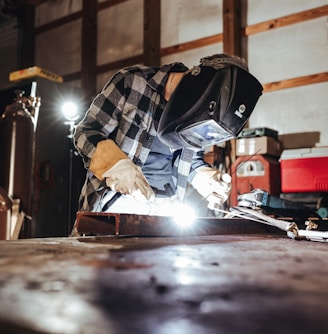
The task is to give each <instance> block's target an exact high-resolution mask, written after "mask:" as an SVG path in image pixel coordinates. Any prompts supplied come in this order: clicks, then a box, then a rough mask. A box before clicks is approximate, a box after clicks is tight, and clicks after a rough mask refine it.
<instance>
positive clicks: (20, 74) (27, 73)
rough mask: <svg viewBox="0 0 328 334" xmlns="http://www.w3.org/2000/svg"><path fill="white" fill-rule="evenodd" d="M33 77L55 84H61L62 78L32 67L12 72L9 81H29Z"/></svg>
mask: <svg viewBox="0 0 328 334" xmlns="http://www.w3.org/2000/svg"><path fill="white" fill-rule="evenodd" d="M35 77H41V78H46V79H48V80H51V81H55V82H63V78H62V77H61V76H59V75H57V74H55V73H52V72H50V71H48V70H45V69H43V68H40V67H38V66H32V67H28V68H24V69H22V70H18V71H14V72H11V73H10V74H9V81H20V80H24V79H30V78H35Z"/></svg>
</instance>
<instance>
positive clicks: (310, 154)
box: [280, 147, 328, 193]
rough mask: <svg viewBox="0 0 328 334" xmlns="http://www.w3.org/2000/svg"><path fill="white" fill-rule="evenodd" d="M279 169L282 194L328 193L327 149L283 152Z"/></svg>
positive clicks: (314, 148) (315, 148)
mask: <svg viewBox="0 0 328 334" xmlns="http://www.w3.org/2000/svg"><path fill="white" fill-rule="evenodd" d="M280 169H281V191H282V192H283V193H298V192H328V147H312V148H301V149H292V150H284V151H283V152H282V154H281V157H280Z"/></svg>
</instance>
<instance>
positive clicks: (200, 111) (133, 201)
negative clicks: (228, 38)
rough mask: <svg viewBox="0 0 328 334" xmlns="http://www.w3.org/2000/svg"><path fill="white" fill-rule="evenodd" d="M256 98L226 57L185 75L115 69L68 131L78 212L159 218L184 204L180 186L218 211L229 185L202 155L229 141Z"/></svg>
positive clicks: (181, 70) (176, 69) (244, 70)
mask: <svg viewBox="0 0 328 334" xmlns="http://www.w3.org/2000/svg"><path fill="white" fill-rule="evenodd" d="M261 94H262V86H261V84H260V83H259V82H258V80H257V79H256V78H255V77H254V76H252V75H251V74H250V73H249V70H248V66H247V63H246V62H245V60H243V59H241V58H240V57H237V56H233V55H228V54H216V55H213V56H210V57H205V58H202V59H201V60H200V63H199V64H198V65H196V66H194V67H192V68H190V69H188V68H187V67H186V66H185V65H184V64H182V63H179V62H175V63H171V64H166V65H163V66H161V67H147V66H144V65H135V66H131V67H128V68H124V69H121V70H120V71H118V72H117V73H116V74H114V75H113V77H112V78H111V79H110V80H109V81H108V82H107V83H106V85H105V86H104V88H103V89H102V91H101V92H100V93H99V94H98V95H97V96H96V97H95V99H94V100H93V102H92V103H91V106H90V108H89V109H88V110H87V112H86V114H85V116H84V118H83V119H82V120H81V122H80V123H79V124H78V125H77V126H76V129H75V133H74V142H75V146H76V148H77V150H78V152H79V153H80V155H81V156H82V158H83V161H84V165H85V168H86V170H87V175H86V181H85V183H84V186H83V188H82V191H81V195H80V211H90V212H104V211H106V212H111V213H115V212H116V213H134V214H149V213H152V214H160V215H162V214H164V215H165V214H168V212H166V213H165V212H160V208H161V207H164V206H162V205H161V203H164V202H165V201H172V199H173V198H176V199H177V200H179V201H184V200H185V199H186V196H185V195H186V189H187V187H188V186H189V187H190V186H191V187H192V188H193V189H195V190H196V191H197V193H198V194H200V195H201V197H202V198H203V199H204V200H206V201H205V203H206V204H207V205H208V207H209V208H211V207H213V206H214V205H221V204H222V203H224V202H225V201H226V200H227V199H228V196H229V193H230V189H231V178H230V176H229V175H228V174H226V173H224V172H220V171H218V170H217V169H216V168H214V167H212V166H211V165H210V164H208V163H206V162H205V161H204V149H205V148H206V147H207V146H211V145H215V144H218V143H220V142H224V141H227V140H229V139H232V138H235V137H236V136H237V135H238V133H239V132H240V131H241V130H242V128H243V127H244V125H245V123H246V122H247V120H248V118H249V117H250V115H251V113H252V111H253V109H254V107H255V105H256V103H257V100H258V98H259V97H260V95H261ZM156 203H157V204H158V205H157V206H156ZM152 205H153V207H157V210H159V211H156V210H155V211H150V206H152Z"/></svg>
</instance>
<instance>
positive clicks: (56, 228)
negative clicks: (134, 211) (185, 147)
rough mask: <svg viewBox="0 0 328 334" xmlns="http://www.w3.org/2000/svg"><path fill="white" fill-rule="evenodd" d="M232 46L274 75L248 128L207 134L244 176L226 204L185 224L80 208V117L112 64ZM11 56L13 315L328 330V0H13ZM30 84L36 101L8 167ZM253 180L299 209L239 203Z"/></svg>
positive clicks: (75, 328) (6, 208) (16, 319)
mask: <svg viewBox="0 0 328 334" xmlns="http://www.w3.org/2000/svg"><path fill="white" fill-rule="evenodd" d="M223 52H224V53H230V54H234V55H238V56H241V57H243V58H245V59H246V60H247V62H248V65H249V68H250V72H251V73H252V74H253V75H254V76H255V77H256V78H257V79H258V80H259V81H260V82H261V84H262V86H263V95H262V96H261V97H260V99H259V102H258V104H257V105H256V107H255V109H254V112H253V113H252V115H251V117H250V119H249V121H248V123H247V125H246V126H245V128H244V129H243V131H242V132H241V133H240V134H239V136H238V137H237V138H236V139H233V140H229V141H227V142H225V143H224V144H222V145H216V146H211V147H207V148H206V152H205V158H206V161H207V162H208V163H210V164H212V165H213V166H215V167H217V168H218V169H220V168H222V166H224V168H225V169H226V170H227V171H229V173H230V174H231V177H232V190H231V194H230V197H229V199H228V201H227V203H226V206H225V208H224V210H222V211H218V212H215V213H214V214H213V216H211V217H198V218H197V219H196V221H195V223H194V225H193V227H191V228H188V229H184V230H182V229H180V228H177V227H176V226H175V225H174V222H173V221H172V219H171V218H170V217H154V216H142V215H126V214H121V215H117V214H104V213H99V214H98V213H80V212H79V211H78V198H79V194H80V191H81V187H82V185H83V182H84V178H85V173H86V171H85V169H84V166H83V163H82V159H81V157H80V156H79V155H78V153H77V151H76V149H75V147H74V145H73V142H72V131H74V126H75V125H76V124H77V122H79V120H81V119H82V117H83V116H84V113H85V112H86V110H87V109H88V107H89V105H90V103H91V101H92V100H93V98H94V97H95V96H96V95H97V94H98V92H99V91H100V90H101V89H102V87H103V86H104V85H105V83H106V82H107V81H108V80H109V79H110V77H111V76H112V75H113V74H114V73H115V72H116V71H118V70H119V69H121V68H123V67H126V66H130V65H134V64H137V63H139V64H144V65H149V66H160V65H163V64H166V63H171V62H176V61H177V62H183V63H184V64H186V66H188V67H192V66H194V65H196V64H198V62H199V59H200V58H202V57H205V56H208V55H211V54H216V53H223ZM0 58H1V67H0V115H1V119H0V268H1V269H0V298H1V302H0V330H1V333H23V334H25V333H26V334H27V333H44V334H45V333H65V334H66V333H67V334H70V333H72V334H75V333H76V334H77V333H96V334H98V333H130V332H133V333H159V334H162V333H170V334H171V333H172V334H173V333H279V334H280V333H288V334H289V333H324V332H326V327H327V325H328V320H327V312H328V304H327V292H326V277H327V276H326V275H327V274H328V269H327V268H328V266H327V264H328V260H327V259H326V257H325V255H324V254H325V253H324V252H325V251H326V247H327V245H326V242H327V240H328V238H327V234H328V225H327V224H328V218H327V217H328V169H327V166H328V164H327V162H328V133H327V124H328V112H327V105H328V100H327V99H328V94H327V91H328V1H327V0H308V1H302V0H294V1H288V2H286V1H283V0H277V1H274V2H273V1H270V0H245V1H244V0H197V1H196V0H165V1H164V0H98V1H96V0H69V1H68V0H56V1H53V0H19V1H10V0H0ZM18 99H21V101H23V102H24V104H25V105H26V106H27V107H28V108H27V109H28V111H29V112H30V114H31V119H29V124H21V125H19V126H20V127H19V128H18V131H17V134H15V136H16V137H15V138H16V140H17V145H18V146H17V147H18V150H17V152H18V155H17V157H16V158H17V160H16V163H15V166H14V167H13V164H12V163H10V164H9V166H10V168H6V167H5V166H4V165H5V161H7V160H8V159H9V158H10V157H9V158H8V154H9V153H10V154H12V149H11V146H10V145H11V144H10V140H8V138H11V136H12V133H8V131H7V128H6V124H7V123H6V122H7V121H8V117H7V118H6V111H7V110H9V109H10V108H14V107H15V106H16V105H15V101H17V100H18ZM68 101H69V102H72V101H73V102H75V103H76V105H77V110H78V115H77V116H75V115H74V117H71V118H70V117H69V116H67V115H66V116H65V115H64V114H63V113H62V105H63V104H64V103H65V102H68ZM9 121H10V119H9ZM33 122H34V123H33ZM32 124H33V126H32ZM8 147H10V149H8ZM8 151H10V152H9V153H8ZM6 159H7V160H6ZM12 179H13V180H20V182H17V183H19V186H18V188H17V189H16V191H17V193H15V194H13V191H12V189H11V187H10V182H12ZM256 189H259V190H260V193H261V194H262V193H263V194H265V195H266V194H268V195H269V198H270V200H272V202H270V204H272V205H273V206H274V205H278V207H279V209H281V207H280V205H282V203H285V204H286V203H292V204H291V205H292V207H291V208H288V209H291V210H290V211H288V210H287V209H286V207H284V209H286V210H284V211H282V213H281V212H280V213H279V215H278V216H277V210H276V211H275V213H276V216H275V217H274V218H272V220H270V218H271V217H272V212H270V211H268V210H267V211H265V210H264V212H265V217H266V218H265V219H266V220H264V218H263V216H260V217H259V216H254V215H253V214H252V212H249V211H246V210H244V211H240V212H239V211H238V212H239V213H236V211H234V208H236V207H238V205H239V204H240V198H241V197H240V196H241V195H243V194H254V190H256ZM251 198H253V197H251ZM263 203H264V202H262V203H261V205H262V206H265V205H266V204H263ZM274 208H275V209H277V207H276V206H275V207H274ZM266 209H267V208H266ZM253 211H254V210H253ZM232 213H234V215H233V214H232ZM13 221H14V223H15V228H13V227H12V226H13V225H10V228H8V226H9V223H10V224H13V223H12V222H13ZM76 221H77V222H78V228H79V232H80V234H79V235H76V236H70V233H71V231H72V227H73V225H74V223H75V222H76ZM294 221H296V225H295V224H293V222H294ZM311 228H312V230H311ZM326 231H327V232H326ZM326 233H327V234H326Z"/></svg>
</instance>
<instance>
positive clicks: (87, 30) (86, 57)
mask: <svg viewBox="0 0 328 334" xmlns="http://www.w3.org/2000/svg"><path fill="white" fill-rule="evenodd" d="M97 34H98V32H97V0H83V7H82V36H81V86H82V89H84V91H85V93H86V98H91V97H92V96H93V95H94V94H95V93H96V88H97V72H96V71H97Z"/></svg>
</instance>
